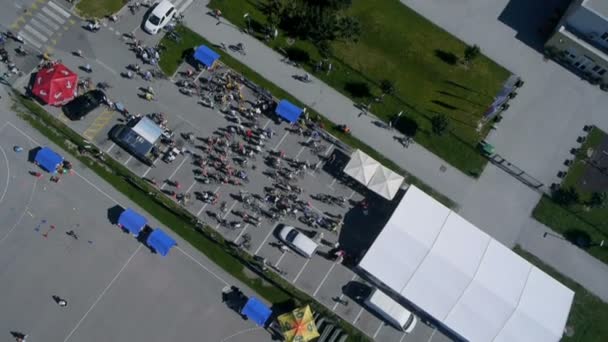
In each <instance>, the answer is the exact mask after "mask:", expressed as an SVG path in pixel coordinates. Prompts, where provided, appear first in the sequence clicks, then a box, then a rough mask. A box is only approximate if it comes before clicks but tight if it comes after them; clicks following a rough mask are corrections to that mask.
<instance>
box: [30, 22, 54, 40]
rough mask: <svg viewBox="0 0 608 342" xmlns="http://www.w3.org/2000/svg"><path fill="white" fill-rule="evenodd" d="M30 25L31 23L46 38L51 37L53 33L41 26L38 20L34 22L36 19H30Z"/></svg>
mask: <svg viewBox="0 0 608 342" xmlns="http://www.w3.org/2000/svg"><path fill="white" fill-rule="evenodd" d="M30 23H32V24H33V25H34V26H36V27H37V28H38V29H39V30H42V31H44V33H46V35H47V36H52V35H53V33H54V32H53V31H52V30H50V29H49V28H48V27H46V26H44V24H42V23H41V22H39V21H38V20H36V18H32V19H31V20H30Z"/></svg>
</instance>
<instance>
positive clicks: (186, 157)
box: [160, 156, 188, 190]
mask: <svg viewBox="0 0 608 342" xmlns="http://www.w3.org/2000/svg"><path fill="white" fill-rule="evenodd" d="M186 160H188V156H185V157H184V160H182V162H181V163H180V164H179V165H178V166H177V168H176V169H175V170H174V171H173V173H172V174H171V176H169V178H167V179H168V180H171V179H173V176H175V174H176V173H177V171H179V169H180V168H181V167H182V165H184V163H185V162H186ZM165 185H167V182H164V183H163V185H162V186H161V187H160V189H161V190H162V189H163V188H164V187H165Z"/></svg>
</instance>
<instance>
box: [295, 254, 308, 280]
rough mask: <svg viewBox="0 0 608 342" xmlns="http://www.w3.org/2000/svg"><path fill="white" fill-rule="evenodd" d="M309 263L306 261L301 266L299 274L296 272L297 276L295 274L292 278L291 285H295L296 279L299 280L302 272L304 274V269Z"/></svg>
mask: <svg viewBox="0 0 608 342" xmlns="http://www.w3.org/2000/svg"><path fill="white" fill-rule="evenodd" d="M309 262H310V259H306V262H305V263H304V266H302V268H301V269H300V272H298V274H296V277H295V278H293V280H292V281H291V282H292V283H293V284H295V283H296V281H298V278H300V275H302V272H304V269H305V268H306V265H308V263H309Z"/></svg>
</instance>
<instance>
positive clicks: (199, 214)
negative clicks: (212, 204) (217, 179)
mask: <svg viewBox="0 0 608 342" xmlns="http://www.w3.org/2000/svg"><path fill="white" fill-rule="evenodd" d="M221 188H222V187H221V186H218V187H217V189H215V191H213V193H214V194H217V192H218V191H219V190H220V189H221ZM208 205H209V203H205V205H203V207H202V208H201V210H199V211H198V213H196V217H199V216H201V213H202V212H203V210H205V208H207V206H208Z"/></svg>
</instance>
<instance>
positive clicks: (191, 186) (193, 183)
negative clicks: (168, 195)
mask: <svg viewBox="0 0 608 342" xmlns="http://www.w3.org/2000/svg"><path fill="white" fill-rule="evenodd" d="M195 184H196V181H194V182H192V185H190V187H189V188H188V190H186V193H188V192H190V190H192V188H193V187H194V185H195Z"/></svg>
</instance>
